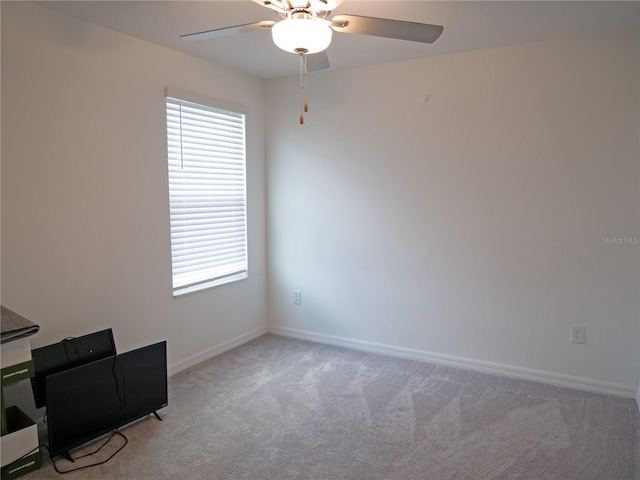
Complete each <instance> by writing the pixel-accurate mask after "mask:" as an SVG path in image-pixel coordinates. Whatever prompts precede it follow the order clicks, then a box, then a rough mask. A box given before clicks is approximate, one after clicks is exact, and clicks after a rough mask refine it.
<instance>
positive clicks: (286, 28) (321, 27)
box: [271, 13, 333, 54]
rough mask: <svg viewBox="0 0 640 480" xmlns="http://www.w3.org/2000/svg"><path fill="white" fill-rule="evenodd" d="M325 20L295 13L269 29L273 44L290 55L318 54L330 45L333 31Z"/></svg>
mask: <svg viewBox="0 0 640 480" xmlns="http://www.w3.org/2000/svg"><path fill="white" fill-rule="evenodd" d="M329 25H330V23H329V22H327V21H326V20H322V19H319V18H316V17H314V16H312V15H309V14H307V13H295V14H293V15H290V16H289V17H288V18H286V19H285V20H282V21H280V22H278V23H276V24H275V25H274V26H273V28H272V29H271V34H272V36H273V42H274V43H275V44H276V45H277V46H278V47H279V48H281V49H282V50H284V51H286V52H291V53H300V52H303V53H306V54H312V53H318V52H322V51H323V50H326V49H327V47H328V46H329V44H330V43H331V36H332V33H333V31H332V30H331V27H330V26H329Z"/></svg>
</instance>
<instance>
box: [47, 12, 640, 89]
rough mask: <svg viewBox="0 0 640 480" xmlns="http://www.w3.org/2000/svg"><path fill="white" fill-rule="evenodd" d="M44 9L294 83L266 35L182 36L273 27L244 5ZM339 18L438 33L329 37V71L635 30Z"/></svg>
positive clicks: (618, 22)
mask: <svg viewBox="0 0 640 480" xmlns="http://www.w3.org/2000/svg"><path fill="white" fill-rule="evenodd" d="M38 3H41V4H43V5H45V6H47V7H49V8H52V9H54V10H57V11H59V12H62V13H66V14H69V15H72V16H75V17H79V18H81V19H84V20H87V21H89V22H93V23H96V24H99V25H102V26H104V27H107V28H110V29H113V30H117V31H119V32H122V33H125V34H127V35H131V36H133V37H137V38H140V39H143V40H147V41H149V42H153V43H156V44H159V45H163V46H165V47H168V48H171V49H174V50H178V51H182V52H184V53H188V54H190V55H193V56H196V57H199V58H203V59H206V60H210V61H212V62H215V63H219V64H223V65H228V66H230V67H233V68H235V69H238V70H241V71H243V72H246V73H249V74H251V75H254V76H257V77H260V78H265V79H269V78H277V77H281V76H285V75H295V74H297V72H298V59H297V58H296V56H295V55H293V54H290V53H286V52H283V51H281V50H279V49H278V48H277V47H276V46H275V45H274V44H273V42H272V41H271V34H270V32H269V31H256V32H251V33H244V34H240V35H234V36H232V37H224V38H218V39H214V40H208V41H203V42H189V41H186V40H183V39H181V38H180V35H183V34H186V33H193V32H200V31H203V30H211V29H215V28H222V27H227V26H233V25H239V24H244V23H251V22H256V21H259V20H275V21H277V20H279V19H280V17H279V16H278V15H277V14H276V13H275V12H273V11H272V10H269V9H267V8H264V7H262V6H260V5H258V4H256V3H254V2H252V1H250V0H233V1H141V0H138V1H47V2H38ZM339 13H349V14H354V15H367V16H372V17H382V18H393V19H397V20H408V21H413V22H421V23H432V24H438V25H443V26H444V33H443V34H442V36H441V37H440V38H439V39H438V40H437V41H436V42H435V43H434V44H432V45H428V44H420V43H415V42H408V41H401V40H393V39H388V38H379V37H371V36H365V35H353V34H345V33H335V34H334V36H333V41H332V44H331V46H330V47H329V49H328V50H327V53H328V55H329V60H330V62H331V68H332V69H344V68H349V67H356V66H363V65H369V64H375V63H387V62H393V61H400V60H406V59H410V58H418V57H426V56H431V55H443V54H449V53H456V52H463V51H469V50H476V49H480V48H489V47H497V46H503V45H511V44H517V43H526V42H533V41H543V40H550V39H554V38H563V37H570V36H576V35H588V34H593V33H599V32H605V31H608V30H614V29H623V28H638V27H639V24H640V1H633V2H631V1H629V2H613V1H602V2H596V1H567V2H564V1H513V2H512V1H482V0H474V1H445V2H442V1H415V0H414V1H363V0H345V1H344V2H343V4H342V5H340V6H339V7H338V8H336V9H335V10H334V12H333V13H332V15H330V17H331V16H333V15H334V14H339Z"/></svg>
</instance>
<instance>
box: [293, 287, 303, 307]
mask: <svg viewBox="0 0 640 480" xmlns="http://www.w3.org/2000/svg"><path fill="white" fill-rule="evenodd" d="M293 304H294V305H302V292H301V291H300V290H294V292H293Z"/></svg>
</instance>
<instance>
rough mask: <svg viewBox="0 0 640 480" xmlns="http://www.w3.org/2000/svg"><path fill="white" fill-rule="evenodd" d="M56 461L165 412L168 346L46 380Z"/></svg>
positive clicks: (138, 351) (51, 447) (51, 445)
mask: <svg viewBox="0 0 640 480" xmlns="http://www.w3.org/2000/svg"><path fill="white" fill-rule="evenodd" d="M46 392H47V406H48V410H47V417H48V420H47V427H48V436H49V451H50V455H51V457H54V456H56V455H60V454H65V455H68V454H69V450H70V449H72V448H75V447H77V446H79V445H81V444H83V443H86V442H88V441H89V440H92V439H94V438H97V437H99V436H101V435H103V434H105V433H108V432H110V431H112V430H115V429H116V428H118V427H121V426H123V425H125V424H127V423H130V422H132V421H134V420H137V419H139V418H141V417H144V416H145V415H148V414H151V413H154V412H156V410H159V409H160V408H163V407H166V406H167V404H168V397H167V343H166V342H164V341H163V342H160V343H156V344H153V345H149V346H146V347H142V348H139V349H136V350H132V351H130V352H126V353H123V354H121V355H117V356H114V357H108V358H104V359H102V360H97V361H95V362H92V363H87V364H84V365H81V366H78V367H75V368H71V369H68V370H65V371H63V372H59V373H56V374H53V375H49V376H48V377H46Z"/></svg>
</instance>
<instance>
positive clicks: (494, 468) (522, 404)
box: [22, 335, 640, 480]
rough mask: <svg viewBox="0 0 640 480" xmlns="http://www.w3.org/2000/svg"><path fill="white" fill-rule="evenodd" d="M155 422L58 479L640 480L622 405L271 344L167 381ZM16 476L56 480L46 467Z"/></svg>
mask: <svg viewBox="0 0 640 480" xmlns="http://www.w3.org/2000/svg"><path fill="white" fill-rule="evenodd" d="M161 416H162V417H163V419H164V421H162V422H159V421H158V420H156V419H155V418H154V417H148V418H146V419H144V420H143V421H140V422H138V423H135V424H133V425H131V426H129V427H127V428H125V429H123V430H122V431H123V433H124V434H125V435H126V436H127V437H128V438H129V444H128V445H127V446H126V447H125V448H124V450H122V451H121V452H120V453H119V454H118V455H116V456H115V457H114V458H113V459H112V460H110V461H109V462H108V463H106V464H104V465H101V466H98V467H93V468H90V469H85V470H80V471H77V472H74V473H70V474H68V475H65V478H70V479H71V478H78V479H80V478H81V479H96V480H97V479H100V480H110V479H114V480H115V479H153V480H160V479H198V480H205V479H207V480H216V479H238V480H240V479H252V480H258V479H264V480H284V479H318V480H319V479H362V480H375V479H389V480H396V479H398V480H401V479H402V480H404V479H407V480H423V479H425V480H430V479H433V480H445V479H545V480H547V479H548V480H554V479H558V480H560V479H562V480H565V479H566V480H569V479H575V480H590V479H592V480H605V479H610V480H626V479H639V478H640V469H639V460H640V452H639V439H640V434H639V432H640V428H639V417H640V416H639V414H638V409H637V407H636V405H635V402H634V401H633V400H631V399H625V398H618V397H612V396H606V395H599V394H593V393H587V392H581V391H576V390H571V389H567V388H560V387H553V386H549V385H543V384H538V383H534V382H529V381H523V380H517V379H512V378H507V377H501V376H494V375H486V374H480V373H475V372H470V371H466V370H461V369H457V368H451V367H445V366H439V365H433V364H427V363H422V362H416V361H409V360H403V359H398V358H392V357H385V356H381V355H376V354H371V353H365V352H360V351H354V350H349V349H344V348H338V347H332V346H327V345H322V344H316V343H310V342H305V341H301V340H293V339H289V338H283V337H278V336H275V335H265V336H263V337H260V338H258V339H256V340H254V341H252V342H249V343H247V344H245V345H243V346H241V347H238V348H236V349H234V350H232V351H229V352H227V353H224V354H222V355H219V356H217V357H216V358H213V359H211V360H209V361H207V362H204V363H202V364H200V365H197V366H195V367H193V368H191V369H189V370H187V371H184V372H181V373H180V374H178V375H175V376H173V377H171V378H170V379H169V407H168V408H167V409H165V411H163V412H161ZM121 442H122V440H121V439H119V438H117V437H116V438H114V439H113V440H112V442H111V443H110V444H108V445H107V446H106V447H105V448H104V449H103V450H102V451H100V452H99V453H98V454H96V455H95V456H93V457H88V458H86V459H82V460H79V461H78V462H76V464H72V463H69V462H68V461H66V460H64V459H62V458H60V457H58V458H56V463H57V465H58V468H59V469H61V470H67V469H69V468H73V467H76V466H79V465H83V464H85V463H91V462H95V461H97V460H101V459H104V458H107V457H108V456H109V454H110V452H111V451H113V450H115V448H116V447H117V446H118V445H120V444H121ZM91 448H94V447H91ZM88 450H89V448H85V449H84V451H88ZM73 453H74V455H78V454H79V453H82V452H73ZM45 456H46V454H45ZM22 478H24V479H25V480H32V479H33V480H35V479H51V478H61V477H60V475H59V474H57V473H56V472H55V470H54V469H53V466H52V464H51V462H50V460H48V459H46V460H45V462H44V466H43V468H42V469H41V470H39V471H37V472H33V473H31V474H28V475H26V476H25V477H22Z"/></svg>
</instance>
